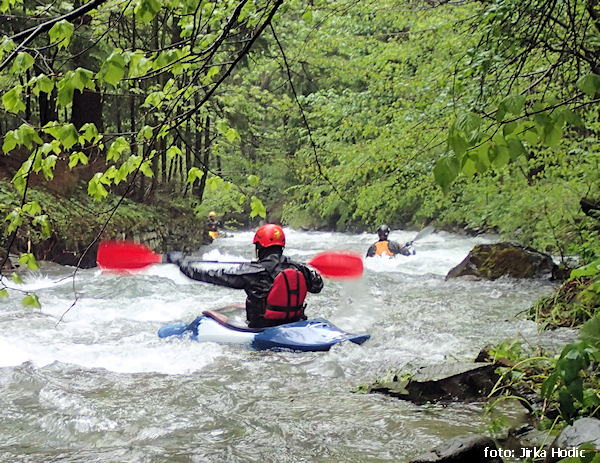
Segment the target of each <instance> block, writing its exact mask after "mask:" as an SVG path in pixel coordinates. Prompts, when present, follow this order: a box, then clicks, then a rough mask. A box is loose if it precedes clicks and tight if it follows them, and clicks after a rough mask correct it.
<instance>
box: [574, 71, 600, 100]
mask: <svg viewBox="0 0 600 463" xmlns="http://www.w3.org/2000/svg"><path fill="white" fill-rule="evenodd" d="M577 88H578V89H579V90H581V91H582V92H583V93H585V94H587V95H589V96H591V97H593V96H595V95H596V94H597V93H600V76H599V75H597V74H587V75H585V76H583V77H582V78H581V79H579V80H578V81H577Z"/></svg>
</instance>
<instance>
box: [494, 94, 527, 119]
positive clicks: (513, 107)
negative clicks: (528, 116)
mask: <svg viewBox="0 0 600 463" xmlns="http://www.w3.org/2000/svg"><path fill="white" fill-rule="evenodd" d="M524 107H525V97H524V96H523V95H519V94H512V95H508V96H507V97H506V98H504V100H502V101H501V102H500V104H499V105H498V111H497V112H496V120H497V121H498V122H502V121H503V120H504V117H505V115H506V114H515V115H518V114H521V112H522V111H523V108H524Z"/></svg>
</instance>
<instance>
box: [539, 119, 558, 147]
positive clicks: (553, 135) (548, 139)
mask: <svg viewBox="0 0 600 463" xmlns="http://www.w3.org/2000/svg"><path fill="white" fill-rule="evenodd" d="M562 136H563V131H562V129H561V128H560V126H559V124H557V123H556V122H555V121H548V122H547V123H546V124H545V125H544V128H543V131H542V141H543V142H544V143H545V144H546V145H548V146H556V145H558V144H559V143H560V140H561V138H562Z"/></svg>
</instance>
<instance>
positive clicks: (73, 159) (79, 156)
mask: <svg viewBox="0 0 600 463" xmlns="http://www.w3.org/2000/svg"><path fill="white" fill-rule="evenodd" d="M79 163H81V164H83V165H87V163H88V157H87V156H86V155H85V154H84V153H82V152H81V151H77V152H76V153H73V154H72V155H71V156H69V169H72V168H73V167H75V166H76V165H77V164H79Z"/></svg>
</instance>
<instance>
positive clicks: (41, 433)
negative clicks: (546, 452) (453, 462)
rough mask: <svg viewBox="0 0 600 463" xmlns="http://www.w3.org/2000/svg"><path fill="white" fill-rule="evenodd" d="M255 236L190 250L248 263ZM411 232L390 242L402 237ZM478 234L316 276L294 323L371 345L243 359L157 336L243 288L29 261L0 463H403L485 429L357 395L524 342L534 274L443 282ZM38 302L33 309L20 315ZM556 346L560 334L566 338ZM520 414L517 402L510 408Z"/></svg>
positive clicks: (2, 371) (443, 411)
mask: <svg viewBox="0 0 600 463" xmlns="http://www.w3.org/2000/svg"><path fill="white" fill-rule="evenodd" d="M286 233H287V243H288V247H287V248H286V254H287V255H289V256H290V257H292V258H295V259H297V260H303V261H306V260H308V259H310V257H312V256H314V255H316V254H317V253H318V252H321V251H324V250H331V249H350V250H355V251H359V252H360V253H364V252H365V251H366V249H367V248H368V247H369V245H370V244H371V243H372V242H374V241H375V240H376V235H374V234H342V233H325V232H299V231H294V230H286ZM252 236H253V234H252V232H236V233H233V234H232V235H231V236H229V237H226V238H219V239H218V240H216V241H215V242H214V243H213V244H211V245H210V246H207V247H205V248H203V249H202V250H201V251H202V252H203V253H204V257H205V258H206V259H221V260H224V259H233V260H235V259H250V258H252V257H253V248H252V246H251V245H250V243H251V241H252ZM414 236H415V232H408V231H394V232H393V233H392V235H391V236H390V238H392V239H395V240H397V241H399V242H406V241H410V240H411V239H412V238H414ZM491 241H493V237H485V236H484V237H477V238H471V237H464V236H458V235H453V234H449V233H445V232H436V233H434V234H431V235H429V236H427V237H425V238H423V239H421V240H419V241H417V242H415V248H416V255H414V256H410V257H402V258H396V259H394V260H391V259H382V258H372V259H367V260H366V261H365V273H364V275H363V277H362V278H361V279H360V280H358V281H353V282H339V281H331V280H327V281H326V283H325V288H324V289H323V291H322V292H321V293H320V294H317V295H309V307H308V310H307V312H308V315H309V316H311V317H324V318H327V319H329V320H331V321H332V322H334V323H335V324H337V325H338V326H339V327H341V328H344V329H346V330H348V331H352V332H357V333H363V332H367V333H369V334H370V335H371V339H370V340H368V341H367V342H366V343H365V344H363V345H362V346H358V345H354V344H350V343H344V344H340V345H337V346H334V348H333V349H332V350H331V351H329V352H315V353H312V352H311V353H290V352H272V351H252V350H250V349H249V348H246V347H243V346H232V345H218V344H215V343H198V342H195V341H192V340H189V339H183V340H182V339H168V340H167V339H159V338H158V336H157V330H158V329H159V328H160V327H161V326H163V325H165V324H169V323H175V322H180V321H191V320H192V319H193V318H195V316H196V315H197V314H199V313H200V312H201V311H202V310H205V309H213V308H218V307H221V306H225V305H229V304H233V303H239V302H241V301H243V299H244V294H243V292H242V291H236V290H231V289H227V288H222V287H217V286H213V285H208V284H204V283H199V282H195V281H192V280H189V279H187V278H186V277H184V276H183V275H182V274H181V273H180V272H179V270H178V269H177V268H176V267H175V266H174V265H156V266H153V267H150V268H148V269H145V270H144V271H141V272H139V273H137V274H135V275H115V274H107V273H101V272H100V271H99V270H98V269H89V270H79V271H77V272H76V273H75V276H74V277H73V276H70V275H72V272H73V270H74V269H73V268H69V267H61V266H55V265H48V264H46V265H43V266H42V270H41V271H39V272H30V273H27V274H25V275H24V276H23V278H24V280H25V281H24V283H23V284H21V285H16V284H13V283H8V282H6V284H8V285H9V286H10V287H11V288H16V289H11V290H9V293H10V297H9V298H4V299H0V385H1V391H2V393H1V394H0V410H1V411H2V420H0V462H1V463H4V462H6V463H9V462H10V463H14V462H32V463H33V462H36V463H37V462H39V463H42V462H44V463H47V462H58V461H60V462H85V463H92V462H103V463H104V462H111V463H112V462H115V463H117V462H130V463H131V462H144V463H146V462H198V463H200V462H219V463H222V462H228V463H234V462H240V463H241V462H244V463H247V462H281V463H283V462H289V463H298V462H323V463H325V462H327V463H334V462H339V463H348V462H351V463H355V462H404V461H408V460H409V459H410V458H412V457H415V456H417V455H419V454H420V453H423V452H425V451H427V450H429V449H430V448H431V447H433V446H435V445H437V444H439V443H441V442H443V441H444V440H446V439H448V438H451V437H454V436H458V435H463V434H468V433H478V432H485V430H486V427H487V426H488V425H489V420H490V418H489V417H487V416H484V415H483V413H482V405H481V404H470V405H459V404H456V405H446V406H443V405H427V406H416V405H412V404H410V403H407V402H403V401H400V400H397V399H394V398H390V397H387V396H384V395H379V394H361V393H357V392H356V390H357V389H358V388H359V387H360V386H361V385H365V384H371V383H373V382H374V381H375V380H376V379H378V378H384V377H386V375H388V374H389V372H390V371H393V372H396V371H401V372H411V371H414V370H415V369H416V368H418V367H420V366H424V365H428V364H434V363H440V362H453V361H462V360H472V359H473V358H474V357H475V356H476V355H477V353H478V352H479V350H480V349H481V348H482V347H484V346H485V345H487V344H490V343H493V342H496V341H500V340H503V339H505V338H508V337H512V338H514V337H518V338H520V339H522V340H524V341H526V342H530V343H532V344H536V343H545V344H549V345H552V343H554V344H556V345H560V343H561V342H563V341H564V342H566V341H567V339H568V338H569V337H570V335H571V333H569V332H568V331H558V332H554V333H552V334H547V333H546V334H538V331H537V327H536V326H535V324H534V323H533V322H531V321H528V320H526V319H525V316H524V314H523V311H525V310H526V309H527V308H528V307H529V306H530V305H531V304H532V303H533V302H534V301H535V300H536V299H537V298H538V297H540V296H542V295H546V294H549V293H550V291H551V289H552V286H551V285H550V283H549V282H545V281H515V280H510V279H501V280H497V281H494V282H488V281H473V280H470V279H456V280H449V281H445V278H444V277H445V275H446V273H447V272H448V270H450V269H451V268H452V267H454V266H455V265H456V264H458V263H459V262H460V261H461V260H462V259H463V258H464V257H465V256H466V255H467V254H468V252H469V251H470V250H471V249H472V247H473V246H474V245H475V244H477V243H485V242H491ZM23 290H25V291H36V293H37V295H38V297H39V300H40V302H41V304H42V309H41V310H38V309H31V308H24V307H23V306H22V305H21V303H20V300H21V299H22V293H21V292H20V291H23ZM563 338H564V339H563ZM506 413H508V416H509V418H510V417H512V418H514V419H515V420H518V419H519V415H520V414H522V413H523V411H522V409H521V408H520V407H517V406H515V407H512V408H510V407H509V408H508V410H507V411H506Z"/></svg>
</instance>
